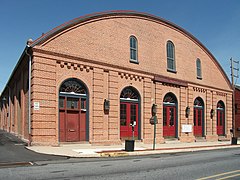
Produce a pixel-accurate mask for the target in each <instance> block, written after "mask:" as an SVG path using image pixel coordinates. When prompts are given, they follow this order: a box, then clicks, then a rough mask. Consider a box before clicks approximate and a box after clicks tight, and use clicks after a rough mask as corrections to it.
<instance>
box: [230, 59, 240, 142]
mask: <svg viewBox="0 0 240 180" xmlns="http://www.w3.org/2000/svg"><path fill="white" fill-rule="evenodd" d="M230 61H231V79H232V88H233V96H232V102H233V103H232V136H233V137H232V144H236V143H234V142H235V141H236V140H235V82H234V78H236V79H237V78H239V75H238V72H239V61H235V60H233V59H232V58H231V59H230ZM236 66H237V67H236ZM233 141H234V142H233Z"/></svg>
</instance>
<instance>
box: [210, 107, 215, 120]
mask: <svg viewBox="0 0 240 180" xmlns="http://www.w3.org/2000/svg"><path fill="white" fill-rule="evenodd" d="M214 115H215V110H214V109H211V111H210V116H211V119H212V118H213V116H214Z"/></svg>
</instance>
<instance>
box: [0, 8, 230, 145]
mask: <svg viewBox="0 0 240 180" xmlns="http://www.w3.org/2000/svg"><path fill="white" fill-rule="evenodd" d="M29 70H31V71H29ZM232 93H233V91H232V88H231V84H230V82H229V80H228V78H227V76H226V74H225V73H224V71H223V69H222V68H221V66H220V65H219V63H218V62H217V60H216V59H215V58H214V56H213V55H212V54H211V52H209V50H208V49H207V48H206V47H205V46H204V45H203V44H202V43H201V42H199V40H197V39H196V38H195V37H194V36H193V35H191V34H190V33H188V32H186V31H185V30H184V29H182V28H181V27H179V26H177V25H175V24H173V23H171V22H169V21H166V20H164V19H161V18H159V17H156V16H153V15H149V14H145V13H138V12H134V11H111V12H103V13H97V14H92V15H87V16H83V17H79V18H76V19H74V20H72V21H69V22H67V23H65V24H63V25H61V26H59V27H56V28H55V29H53V30H51V31H49V32H47V33H46V34H43V35H42V36H41V37H39V38H38V39H36V40H35V41H31V40H29V41H28V43H27V46H26V48H25V50H24V51H23V53H22V55H21V57H20V59H19V61H18V63H17V65H16V67H15V69H14V70H13V72H12V74H11V76H10V78H9V81H8V83H7V85H6V86H5V89H4V90H3V92H2V95H1V103H0V104H1V113H0V114H1V119H0V128H1V129H5V130H6V131H10V132H12V133H15V134H16V135H18V136H20V137H22V138H23V139H26V140H27V141H29V142H30V143H31V144H45V145H58V144H59V143H63V142H89V143H94V144H120V143H121V142H122V140H124V139H129V138H131V137H132V127H131V126H130V124H135V127H134V130H135V131H134V138H135V139H137V140H141V141H143V142H144V143H152V139H153V126H152V125H151V124H150V123H149V121H150V118H151V116H152V114H151V108H152V105H153V104H156V105H157V119H158V124H157V125H156V128H157V130H156V133H157V134H156V141H157V143H164V142H165V141H166V140H168V139H169V138H171V139H172V138H173V139H176V140H179V141H182V142H192V141H196V140H198V139H206V141H216V140H218V139H220V138H227V139H229V138H230V137H231V136H230V131H229V130H230V128H231V127H232ZM29 97H31V98H30V99H29ZM29 104H31V106H29ZM29 112H30V113H29Z"/></svg>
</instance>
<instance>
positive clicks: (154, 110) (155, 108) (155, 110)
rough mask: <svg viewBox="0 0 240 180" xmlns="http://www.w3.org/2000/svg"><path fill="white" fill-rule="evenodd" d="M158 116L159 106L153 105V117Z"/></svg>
mask: <svg viewBox="0 0 240 180" xmlns="http://www.w3.org/2000/svg"><path fill="white" fill-rule="evenodd" d="M156 114H157V105H156V104H153V105H152V116H156Z"/></svg>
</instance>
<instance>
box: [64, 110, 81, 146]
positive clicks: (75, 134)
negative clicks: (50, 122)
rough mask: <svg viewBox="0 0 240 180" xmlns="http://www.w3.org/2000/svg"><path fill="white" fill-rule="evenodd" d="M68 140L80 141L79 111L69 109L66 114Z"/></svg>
mask: <svg viewBox="0 0 240 180" xmlns="http://www.w3.org/2000/svg"><path fill="white" fill-rule="evenodd" d="M66 121H67V122H66V124H67V129H66V131H67V132H66V141H68V142H75V141H79V111H71V110H68V111H67V116H66Z"/></svg>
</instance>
